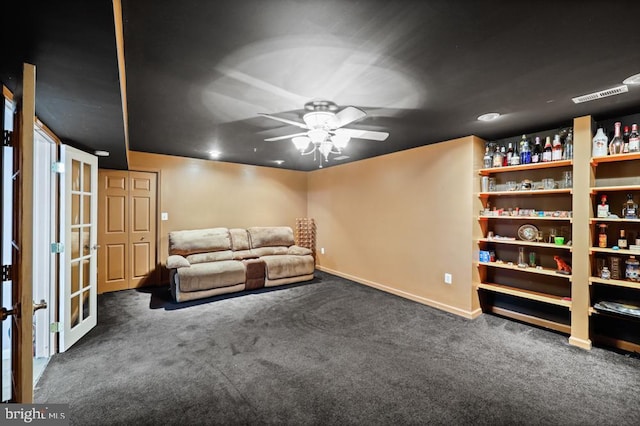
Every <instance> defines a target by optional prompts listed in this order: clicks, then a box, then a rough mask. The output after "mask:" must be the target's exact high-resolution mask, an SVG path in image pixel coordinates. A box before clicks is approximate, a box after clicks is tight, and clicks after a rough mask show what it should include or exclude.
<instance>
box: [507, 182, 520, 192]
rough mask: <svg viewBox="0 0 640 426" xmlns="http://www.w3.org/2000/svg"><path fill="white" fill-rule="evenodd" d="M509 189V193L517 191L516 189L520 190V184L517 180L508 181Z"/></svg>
mask: <svg viewBox="0 0 640 426" xmlns="http://www.w3.org/2000/svg"><path fill="white" fill-rule="evenodd" d="M507 189H508V190H509V191H515V190H516V189H518V184H517V183H516V181H515V180H510V181H507Z"/></svg>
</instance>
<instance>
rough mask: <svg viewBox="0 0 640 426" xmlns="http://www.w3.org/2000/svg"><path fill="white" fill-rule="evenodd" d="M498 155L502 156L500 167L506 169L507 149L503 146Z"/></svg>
mask: <svg viewBox="0 0 640 426" xmlns="http://www.w3.org/2000/svg"><path fill="white" fill-rule="evenodd" d="M500 154H502V166H503V167H506V166H508V165H509V161H508V160H509V159H508V158H507V149H506V148H505V147H504V145H503V146H501V147H500Z"/></svg>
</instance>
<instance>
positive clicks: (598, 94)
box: [571, 84, 629, 104]
mask: <svg viewBox="0 0 640 426" xmlns="http://www.w3.org/2000/svg"><path fill="white" fill-rule="evenodd" d="M628 91H629V89H628V88H627V86H626V85H624V84H623V85H622V86H618V87H612V88H611V89H606V90H601V91H599V92H595V93H590V94H588V95H582V96H578V97H577V98H572V99H571V100H572V101H573V103H575V104H581V103H583V102H589V101H595V100H596V99H602V98H606V97H607V96H613V95H619V94H621V93H625V92H628Z"/></svg>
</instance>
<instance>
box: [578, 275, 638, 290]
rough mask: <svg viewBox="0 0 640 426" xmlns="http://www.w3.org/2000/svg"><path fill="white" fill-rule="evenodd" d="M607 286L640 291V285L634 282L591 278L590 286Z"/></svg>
mask: <svg viewBox="0 0 640 426" xmlns="http://www.w3.org/2000/svg"><path fill="white" fill-rule="evenodd" d="M593 283H596V284H606V285H612V286H616V287H626V288H634V289H636V290H640V283H638V282H634V281H625V280H613V279H608V280H605V279H602V278H599V277H591V278H589V284H590V285H591V284H593Z"/></svg>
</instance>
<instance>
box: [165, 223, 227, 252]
mask: <svg viewBox="0 0 640 426" xmlns="http://www.w3.org/2000/svg"><path fill="white" fill-rule="evenodd" d="M223 250H231V238H229V230H228V229H227V228H207V229H194V230H188V231H173V232H169V254H170V255H172V254H179V255H182V256H188V255H190V254H197V253H209V252H216V251H223Z"/></svg>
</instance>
